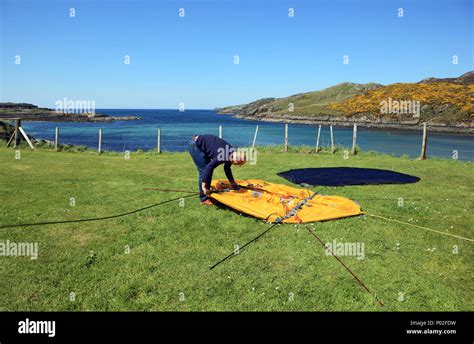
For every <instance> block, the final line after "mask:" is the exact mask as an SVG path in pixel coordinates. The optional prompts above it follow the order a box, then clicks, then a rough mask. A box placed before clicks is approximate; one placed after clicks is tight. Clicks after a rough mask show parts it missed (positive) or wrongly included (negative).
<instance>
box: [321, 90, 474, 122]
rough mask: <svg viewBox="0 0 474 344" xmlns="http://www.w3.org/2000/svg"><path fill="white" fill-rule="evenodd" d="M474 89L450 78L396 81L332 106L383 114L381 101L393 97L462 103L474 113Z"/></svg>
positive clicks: (424, 102) (347, 111) (350, 111)
mask: <svg viewBox="0 0 474 344" xmlns="http://www.w3.org/2000/svg"><path fill="white" fill-rule="evenodd" d="M473 92H474V85H469V86H465V85H456V84H450V83H446V82H434V83H428V84H414V83H406V84H392V85H387V86H383V87H380V88H377V89H375V90H371V91H367V92H366V93H364V94H362V95H358V96H355V97H352V98H350V99H348V100H345V101H343V102H340V103H331V104H329V105H328V107H329V108H330V109H333V110H339V111H342V112H343V113H345V114H357V113H373V114H377V113H378V114H379V115H381V113H380V108H381V102H382V101H387V100H388V99H389V98H391V99H392V100H398V101H402V100H409V101H419V102H420V105H421V106H423V105H430V104H433V105H435V104H450V105H454V106H456V107H458V108H459V109H460V111H462V112H468V113H470V114H472V113H474V105H473V104H474V103H473V101H472V100H473V98H472V96H473V95H474V94H473Z"/></svg>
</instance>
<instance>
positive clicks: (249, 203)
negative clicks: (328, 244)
mask: <svg viewBox="0 0 474 344" xmlns="http://www.w3.org/2000/svg"><path fill="white" fill-rule="evenodd" d="M236 182H237V183H238V184H239V185H241V186H243V187H244V188H240V189H239V190H231V191H227V192H215V193H212V194H211V195H210V197H211V198H212V199H214V200H216V201H218V202H220V203H222V204H224V205H226V206H228V207H230V208H232V209H234V210H237V211H239V212H242V213H244V214H247V215H251V216H254V217H256V218H259V219H262V220H265V221H268V222H275V221H276V219H277V218H279V217H281V216H284V215H286V214H287V213H288V212H289V211H291V210H292V209H293V208H294V207H295V206H296V205H297V204H298V203H299V202H301V201H302V200H303V199H305V198H307V197H309V196H311V195H312V194H313V193H314V192H313V191H311V190H307V189H299V188H293V187H291V186H287V185H281V184H274V183H269V182H266V181H263V180H256V179H254V180H237V181H236ZM211 186H212V187H213V188H214V189H217V190H222V189H227V188H229V187H230V183H229V182H228V181H227V180H225V179H218V180H214V181H213V182H212V184H211ZM360 214H362V211H361V209H360V206H359V205H358V204H357V203H355V202H354V201H352V200H350V199H347V198H344V197H339V196H323V195H316V196H315V197H314V198H313V199H311V200H309V201H308V202H307V203H306V204H305V205H303V206H302V207H301V209H300V210H299V211H297V212H296V214H295V216H291V217H290V218H288V219H285V220H283V221H282V222H283V223H305V222H316V221H327V220H334V219H340V218H344V217H349V216H356V215H360Z"/></svg>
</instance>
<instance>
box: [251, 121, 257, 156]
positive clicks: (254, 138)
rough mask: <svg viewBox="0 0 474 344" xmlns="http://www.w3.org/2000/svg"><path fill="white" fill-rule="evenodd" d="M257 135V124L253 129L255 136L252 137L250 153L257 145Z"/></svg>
mask: <svg viewBox="0 0 474 344" xmlns="http://www.w3.org/2000/svg"><path fill="white" fill-rule="evenodd" d="M257 134H258V124H257V127H256V128H255V135H254V136H253V142H252V151H253V150H254V148H255V144H256V143H257Z"/></svg>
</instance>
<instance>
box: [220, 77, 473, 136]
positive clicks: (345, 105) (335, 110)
mask: <svg viewBox="0 0 474 344" xmlns="http://www.w3.org/2000/svg"><path fill="white" fill-rule="evenodd" d="M473 95H474V72H472V71H471V72H468V73H465V74H463V75H461V76H460V77H458V78H445V79H437V78H427V79H423V80H421V81H420V82H418V83H397V84H391V85H386V86H383V85H380V84H375V83H368V84H356V83H348V82H346V83H341V84H338V85H336V86H332V87H329V88H326V89H323V90H321V91H314V92H308V93H301V94H295V95H292V96H289V97H286V98H264V99H260V100H257V101H255V102H252V103H249V104H242V105H236V106H229V107H224V108H220V109H217V110H218V111H219V113H222V114H232V115H235V116H236V117H240V118H245V119H249V120H264V121H272V122H289V123H306V124H335V125H342V126H348V125H352V124H354V123H357V124H361V125H367V126H372V127H379V128H385V127H391V128H401V129H402V128H403V129H418V128H419V125H420V124H421V123H422V122H428V124H429V125H430V126H432V127H433V128H434V130H439V131H452V132H467V133H471V132H474V123H473V119H474V115H473V114H474V106H473ZM386 104H388V106H385V105H386ZM407 106H408V108H407ZM387 109H388V110H387ZM404 109H405V110H406V109H408V110H406V111H405V110H404ZM415 110H416V111H415Z"/></svg>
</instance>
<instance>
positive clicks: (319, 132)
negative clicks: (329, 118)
mask: <svg viewBox="0 0 474 344" xmlns="http://www.w3.org/2000/svg"><path fill="white" fill-rule="evenodd" d="M320 136H321V124H320V125H319V128H318V137H317V138H316V154H318V152H319V137H320Z"/></svg>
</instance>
